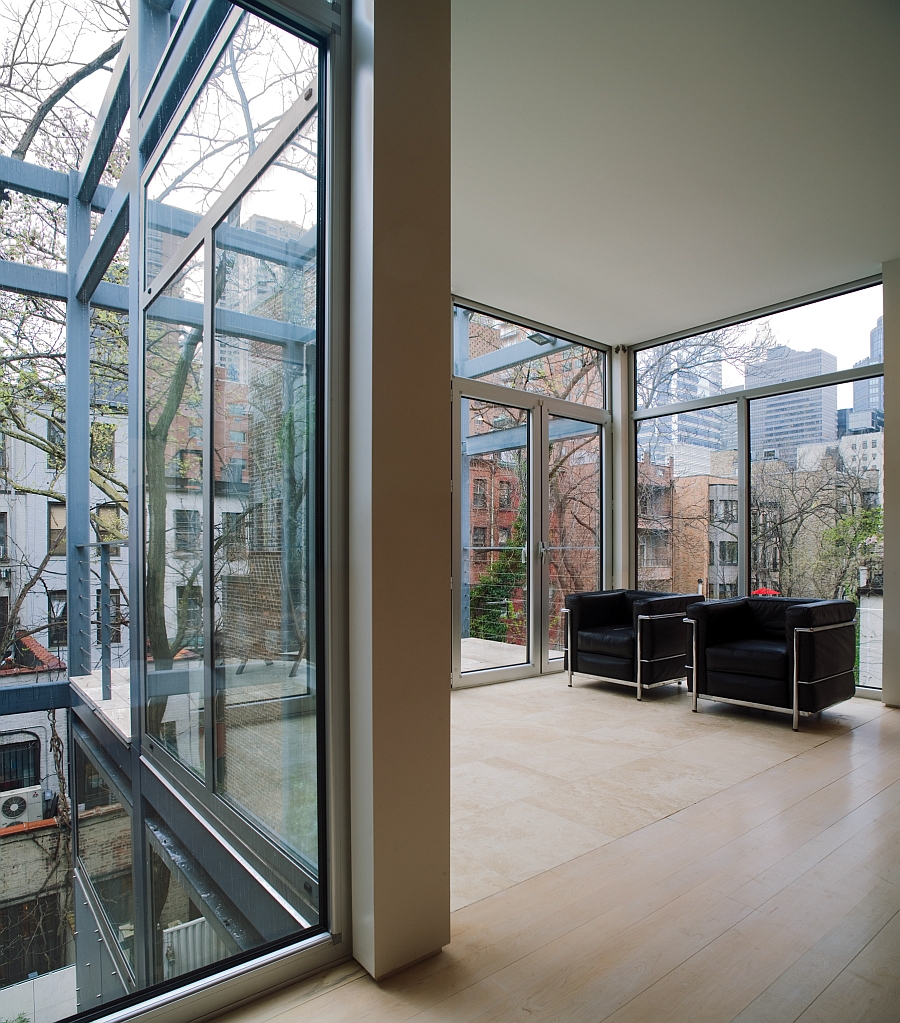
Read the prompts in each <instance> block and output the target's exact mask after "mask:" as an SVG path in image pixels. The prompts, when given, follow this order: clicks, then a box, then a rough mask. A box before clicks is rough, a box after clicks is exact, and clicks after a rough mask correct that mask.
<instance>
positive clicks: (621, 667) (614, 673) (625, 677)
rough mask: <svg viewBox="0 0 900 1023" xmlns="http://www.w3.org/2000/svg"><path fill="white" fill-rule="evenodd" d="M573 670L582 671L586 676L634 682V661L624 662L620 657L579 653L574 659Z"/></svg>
mask: <svg viewBox="0 0 900 1023" xmlns="http://www.w3.org/2000/svg"><path fill="white" fill-rule="evenodd" d="M575 670H576V671H583V672H584V673H585V674H587V675H603V676H604V677H605V678H618V679H621V680H622V681H623V682H633V681H634V661H633V660H629V661H626V660H624V659H623V658H621V657H609V656H608V655H607V654H585V653H580V652H579V653H578V654H577V655H576V658H575Z"/></svg>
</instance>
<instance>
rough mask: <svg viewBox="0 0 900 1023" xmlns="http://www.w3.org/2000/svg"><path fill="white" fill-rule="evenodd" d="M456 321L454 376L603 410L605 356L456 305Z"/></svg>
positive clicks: (549, 335)
mask: <svg viewBox="0 0 900 1023" xmlns="http://www.w3.org/2000/svg"><path fill="white" fill-rule="evenodd" d="M455 316H456V331H457V335H456V336H457V342H456V370H455V372H456V375H457V376H461V377H466V378H467V379H469V380H483V381H484V382H485V383H489V384H497V385H498V386H500V387H514V388H516V390H519V391H528V392H529V393H531V394H543V395H546V396H547V397H552V398H561V399H563V400H565V401H573V402H577V403H578V404H580V405H589V406H590V407H592V408H603V407H604V406H605V394H606V356H605V354H604V353H603V352H600V351H597V350H596V349H594V348H589V347H588V346H587V345H579V344H576V343H574V342H572V341H566V340H564V339H563V338H559V337H554V336H553V335H552V334H547V333H543V332H542V331H538V330H534V329H532V328H530V327H521V326H519V324H517V323H510V322H509V321H508V320H498V319H497V317H496V316H488V315H487V314H486V313H478V312H473V311H472V310H470V309H463V308H461V307H459V306H457V308H456V311H455ZM461 332H464V334H463V335H462V336H461Z"/></svg>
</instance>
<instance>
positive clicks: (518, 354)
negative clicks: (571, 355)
mask: <svg viewBox="0 0 900 1023" xmlns="http://www.w3.org/2000/svg"><path fill="white" fill-rule="evenodd" d="M571 347H572V344H571V342H569V341H563V340H562V339H560V338H555V339H554V341H553V344H546V345H539V344H536V343H535V342H534V341H519V342H518V343H517V344H514V345H509V346H508V347H507V348H498V349H497V351H496V352H488V353H487V355H479V356H478V357H477V358H475V359H468V360H467V361H466V362H464V363H463V365H462V372H461V373H460V376H464V377H466V378H467V379H469V380H477V379H478V378H479V377H483V376H487V374H488V373H497V372H498V371H499V370H501V369H510V368H511V367H512V366H520V365H521V364H522V363H523V362H531V360H532V359H540V358H541V357H542V356H544V355H549V354H550V353H551V352H560V351H562V350H563V349H565V348H571Z"/></svg>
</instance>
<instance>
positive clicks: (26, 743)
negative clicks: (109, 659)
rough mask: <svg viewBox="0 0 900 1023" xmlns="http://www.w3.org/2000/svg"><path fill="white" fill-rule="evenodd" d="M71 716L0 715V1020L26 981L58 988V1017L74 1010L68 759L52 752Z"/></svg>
mask: <svg viewBox="0 0 900 1023" xmlns="http://www.w3.org/2000/svg"><path fill="white" fill-rule="evenodd" d="M37 677H38V678H39V679H40V681H47V680H48V678H49V676H47V675H40V676H37ZM25 678H26V679H27V678H28V676H27V675H26V676H25ZM34 678H35V676H33V675H32V676H31V679H32V680H34ZM20 679H21V676H20ZM4 681H5V682H6V681H8V679H4ZM66 715H67V712H66V711H65V710H62V709H60V710H55V711H52V712H51V714H50V715H49V720H48V714H47V712H46V711H34V712H32V713H28V714H10V715H3V716H0V836H2V837H0V864H2V877H0V1018H3V1017H4V1016H6V1015H8V1014H7V1013H3V1011H2V1010H3V1008H5V1007H6V1004H7V1001H8V1000H9V992H8V991H6V990H5V989H6V988H7V987H8V986H9V985H12V984H23V985H24V984H26V983H27V982H29V981H32V982H34V985H35V986H37V987H41V988H43V989H45V990H46V988H48V987H50V986H52V987H53V988H54V989H55V990H56V992H57V996H58V1002H59V1004H60V1008H61V1010H62V1011H60V1012H59V1013H58V1015H57V1016H56V1017H54V1018H60V1017H61V1016H64V1015H67V1014H68V1013H73V1012H75V1010H76V994H75V977H74V972H75V971H74V969H72V968H71V963H72V962H73V961H74V958H73V957H74V949H73V948H72V940H71V937H72V931H71V926H70V921H71V915H72V909H73V890H72V866H73V864H72V847H71V842H70V835H71V830H70V825H69V818H68V803H67V801H66V797H65V792H66V790H67V786H68V779H67V776H66V775H67V771H68V758H67V756H66V755H65V752H64V750H63V755H62V756H61V757H60V759H59V760H58V761H57V760H56V759H55V757H54V755H53V744H54V743H55V741H56V740H59V741H60V742H62V741H63V737H64V736H65V735H66V733H67V722H66ZM67 967H68V969H67ZM20 990H21V989H20Z"/></svg>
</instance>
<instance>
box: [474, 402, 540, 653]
mask: <svg viewBox="0 0 900 1023" xmlns="http://www.w3.org/2000/svg"><path fill="white" fill-rule="evenodd" d="M462 416H463V430H464V437H463V446H462V452H461V455H462V466H461V469H462V471H461V474H460V480H461V485H462V487H463V500H462V578H463V585H462V587H461V592H460V599H461V602H462V606H461V612H462V635H461V643H462V651H461V653H462V661H461V663H462V670H463V671H479V670H482V669H486V668H501V667H506V666H508V665H513V664H525V663H527V662H528V658H529V615H530V607H529V596H528V531H529V522H528V451H529V430H530V413H529V412H528V410H527V409H520V408H515V407H513V406H510V405H492V404H489V403H487V402H483V401H476V400H474V399H471V398H464V399H463V401H462Z"/></svg>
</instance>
